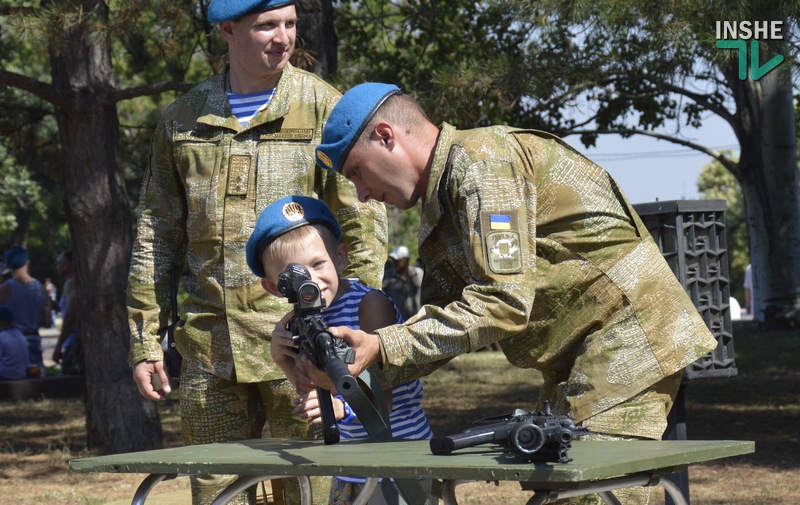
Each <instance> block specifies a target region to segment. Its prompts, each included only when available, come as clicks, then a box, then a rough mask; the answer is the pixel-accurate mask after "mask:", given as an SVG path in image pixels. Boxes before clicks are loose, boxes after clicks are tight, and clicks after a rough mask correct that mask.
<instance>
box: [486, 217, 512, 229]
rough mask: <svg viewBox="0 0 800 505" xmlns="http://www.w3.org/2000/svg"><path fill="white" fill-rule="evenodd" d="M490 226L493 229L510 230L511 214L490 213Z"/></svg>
mask: <svg viewBox="0 0 800 505" xmlns="http://www.w3.org/2000/svg"><path fill="white" fill-rule="evenodd" d="M489 228H490V229H492V230H510V229H511V216H510V215H509V214H489Z"/></svg>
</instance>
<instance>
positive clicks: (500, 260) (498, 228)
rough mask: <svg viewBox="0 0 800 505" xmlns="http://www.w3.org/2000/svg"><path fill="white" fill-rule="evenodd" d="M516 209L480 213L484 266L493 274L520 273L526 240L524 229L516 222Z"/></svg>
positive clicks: (517, 212)
mask: <svg viewBox="0 0 800 505" xmlns="http://www.w3.org/2000/svg"><path fill="white" fill-rule="evenodd" d="M518 214H519V211H518V210H517V209H508V210H505V209H504V210H497V211H494V210H492V211H488V210H485V211H482V212H481V235H482V236H483V247H484V250H485V254H486V266H487V269H488V270H489V271H491V272H492V273H495V274H501V275H508V274H517V273H520V272H522V257H523V255H524V252H525V242H524V241H525V240H527V238H526V236H525V233H524V230H525V228H524V227H522V228H521V227H520V223H519V222H518Z"/></svg>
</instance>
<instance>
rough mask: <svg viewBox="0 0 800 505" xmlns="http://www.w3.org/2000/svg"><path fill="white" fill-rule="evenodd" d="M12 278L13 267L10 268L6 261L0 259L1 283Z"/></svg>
mask: <svg viewBox="0 0 800 505" xmlns="http://www.w3.org/2000/svg"><path fill="white" fill-rule="evenodd" d="M10 278H11V269H10V268H8V265H6V262H5V261H0V284H2V283H4V282H5V281H7V280H8V279H10Z"/></svg>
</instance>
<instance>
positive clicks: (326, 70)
mask: <svg viewBox="0 0 800 505" xmlns="http://www.w3.org/2000/svg"><path fill="white" fill-rule="evenodd" d="M296 5H297V19H298V21H297V39H298V46H299V47H300V49H301V50H300V51H299V53H301V54H302V53H304V52H305V53H307V56H310V57H311V58H312V59H308V58H303V60H304V63H303V62H298V64H299V66H301V67H302V68H305V69H306V70H308V71H310V72H314V73H315V74H317V75H319V76H322V77H323V78H327V77H329V76H331V75H334V74H335V73H336V54H337V49H338V48H337V44H338V42H337V39H336V31H335V30H334V28H333V3H332V2H331V0H300V1H299V2H297V4H296Z"/></svg>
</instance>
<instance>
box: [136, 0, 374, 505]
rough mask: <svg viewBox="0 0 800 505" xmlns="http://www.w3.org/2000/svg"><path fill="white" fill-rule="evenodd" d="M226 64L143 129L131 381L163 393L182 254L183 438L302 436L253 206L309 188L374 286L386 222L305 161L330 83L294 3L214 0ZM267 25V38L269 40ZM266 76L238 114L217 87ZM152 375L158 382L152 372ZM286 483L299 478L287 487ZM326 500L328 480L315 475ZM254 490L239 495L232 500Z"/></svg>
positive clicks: (213, 479) (202, 489)
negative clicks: (250, 252) (303, 47)
mask: <svg viewBox="0 0 800 505" xmlns="http://www.w3.org/2000/svg"><path fill="white" fill-rule="evenodd" d="M209 20H210V21H212V22H219V23H220V31H221V32H222V34H223V37H224V38H225V40H226V41H227V42H228V46H229V55H230V66H229V67H227V68H226V69H225V71H224V72H223V73H221V74H219V75H216V76H214V77H211V78H210V79H208V80H206V81H205V82H203V83H201V84H200V85H198V86H196V87H195V88H193V89H192V90H190V91H189V92H188V93H186V94H185V95H184V96H183V97H181V98H179V99H178V100H177V101H176V102H174V103H173V104H172V105H171V106H170V107H169V108H168V109H167V110H166V112H165V113H164V116H163V117H162V119H161V121H160V122H159V124H158V126H157V128H156V131H155V133H154V136H153V141H152V147H151V153H150V162H149V166H148V170H147V173H146V174H145V177H144V181H143V186H142V192H141V201H140V206H139V212H140V218H139V222H138V233H137V237H136V242H135V245H134V249H133V257H132V260H131V268H130V278H129V284H128V314H129V318H130V325H131V350H130V356H129V362H130V365H131V366H132V367H133V368H134V380H135V382H136V383H137V385H138V387H139V390H140V391H141V393H142V394H143V395H144V396H145V397H147V398H150V399H154V400H159V399H164V398H165V396H166V394H167V393H169V382H168V379H167V376H166V374H165V371H164V365H163V352H162V347H161V344H160V341H161V335H163V334H164V331H165V328H166V327H167V326H168V325H169V323H170V313H171V310H172V307H171V302H170V277H171V276H170V270H171V265H173V264H175V265H177V267H178V271H181V267H182V266H183V265H184V261H186V266H187V268H188V272H189V275H188V278H187V279H186V282H185V289H186V291H187V294H188V296H187V298H186V299H185V301H184V302H183V305H182V310H183V313H184V316H185V323H184V324H183V325H182V326H181V327H179V328H177V330H176V332H175V340H176V343H177V348H178V350H179V351H180V353H181V354H182V355H183V365H182V369H181V371H180V372H181V376H180V377H181V380H180V402H181V414H182V431H183V439H184V443H185V444H187V445H188V444H200V443H211V442H220V441H229V440H238V439H248V438H258V437H260V436H261V433H262V429H263V427H264V424H265V421H266V422H268V425H269V430H270V433H271V435H272V436H282V437H306V436H310V434H309V433H308V430H309V428H308V425H307V423H306V422H305V421H304V420H302V419H300V418H299V417H297V416H296V415H294V414H293V405H292V400H293V399H294V397H295V396H296V392H295V391H294V388H293V387H292V386H291V385H290V384H289V383H288V381H286V379H285V378H284V375H283V373H282V372H281V370H280V369H279V368H278V367H277V366H276V365H275V363H273V362H272V359H271V356H270V338H271V332H272V329H273V328H274V326H275V324H276V323H277V322H278V321H279V320H280V318H281V316H282V315H283V314H285V313H286V312H287V311H288V310H290V309H291V307H290V306H289V305H288V304H286V303H285V300H284V299H281V298H275V297H272V296H269V295H268V294H267V293H265V292H264V290H263V289H262V288H261V284H260V279H259V278H258V277H256V276H254V275H253V274H252V272H251V271H250V269H249V268H248V266H247V263H246V259H245V246H246V243H247V240H248V238H249V237H250V234H251V233H252V231H253V228H254V226H255V223H256V220H257V219H258V216H259V214H260V213H261V211H262V210H263V209H264V208H265V207H267V206H268V205H269V204H271V203H272V202H274V201H275V200H278V199H279V198H281V197H283V196H285V195H292V194H302V195H307V196H314V197H318V198H320V199H322V200H324V201H325V203H326V204H327V205H328V206H329V207H330V208H331V209H332V210H333V211H334V213H335V214H336V217H337V219H338V220H339V222H340V223H341V224H342V231H343V240H344V241H345V242H346V243H347V245H348V249H350V250H351V251H353V252H354V254H351V255H350V258H351V260H352V261H351V264H350V268H349V270H348V272H347V273H348V274H349V275H352V276H355V277H358V278H360V279H361V280H362V281H363V282H364V283H365V284H368V285H370V286H373V287H376V288H380V286H381V277H382V273H383V264H384V261H385V258H386V236H387V223H386V213H385V209H384V207H383V205H381V204H372V203H371V204H361V203H359V202H358V200H357V195H356V192H355V188H354V187H353V185H352V184H351V183H349V182H348V181H347V180H346V179H344V178H343V177H341V176H340V175H337V174H334V173H331V172H328V171H325V170H321V169H319V168H317V167H316V165H315V163H314V148H315V146H316V145H317V144H319V142H320V139H321V135H322V125H323V123H324V122H325V120H326V118H327V117H328V115H329V113H330V111H331V109H332V108H333V105H334V104H335V103H336V101H337V100H338V99H339V98H340V94H339V93H338V92H337V91H336V90H335V89H334V88H333V87H331V86H329V85H328V84H326V83H325V82H324V81H322V80H321V79H320V78H318V77H317V76H315V75H313V74H310V73H308V72H305V71H301V70H299V69H296V68H294V67H293V66H292V65H291V64H289V63H288V58H289V56H290V55H291V53H292V50H293V48H294V40H295V25H296V13H295V7H294V5H293V2H291V1H287V0H268V1H254V0H228V1H224V2H223V1H218V0H217V1H214V2H212V4H211V7H210V8H209ZM269 37H272V39H271V42H268V45H267V47H266V49H265V48H264V44H265V42H264V41H265V39H269ZM271 88H274V93H273V95H272V98H271V100H270V101H269V102H268V105H267V106H266V108H264V109H263V110H261V111H260V112H257V113H256V114H255V116H253V117H252V119H250V120H249V122H246V124H245V125H244V126H243V125H242V124H241V123H240V120H239V119H238V118H237V117H236V116H234V114H233V112H232V107H231V104H230V103H229V99H228V96H227V95H226V91H229V92H232V93H236V94H245V93H254V92H261V91H266V90H269V89H271ZM154 375H156V376H158V377H159V378H160V382H161V384H164V386H163V388H154V387H153V386H152V385H151V376H154ZM226 483H227V481H226V479H224V478H220V477H219V476H208V477H207V478H200V479H193V482H192V492H193V497H194V503H210V502H211V500H212V499H213V498H214V496H216V495H217V494H218V493H219V491H220V489H221V487H222V486H223V485H224V484H226ZM295 487H296V486H295ZM315 487H316V488H319V489H322V490H323V491H322V492H321V493H315V495H316V496H317V497H318V498H320V499H322V500H324V499H325V497H327V491H328V489H329V487H330V481H329V480H323V481H321V482H318V483H317V484H316V485H315ZM249 494H250V496H244V494H243V495H240V496H239V497H237V502H238V503H246V502H247V501H248V500H251V499H252V493H249Z"/></svg>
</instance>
